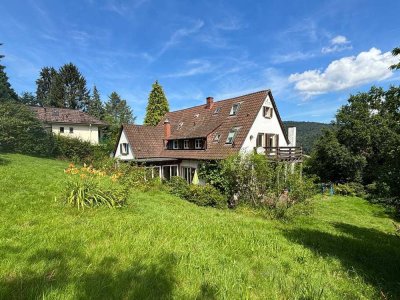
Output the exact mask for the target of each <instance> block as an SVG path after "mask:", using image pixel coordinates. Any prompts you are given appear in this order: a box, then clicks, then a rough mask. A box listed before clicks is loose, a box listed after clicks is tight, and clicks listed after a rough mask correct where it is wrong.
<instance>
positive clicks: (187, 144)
mask: <svg viewBox="0 0 400 300" xmlns="http://www.w3.org/2000/svg"><path fill="white" fill-rule="evenodd" d="M183 149H189V140H183Z"/></svg>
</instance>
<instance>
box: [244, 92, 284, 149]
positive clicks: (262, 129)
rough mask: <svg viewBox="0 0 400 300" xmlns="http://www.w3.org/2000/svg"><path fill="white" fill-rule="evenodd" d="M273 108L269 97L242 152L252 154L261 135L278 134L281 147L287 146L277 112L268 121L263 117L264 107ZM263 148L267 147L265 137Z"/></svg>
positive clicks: (248, 135) (251, 129) (250, 131)
mask: <svg viewBox="0 0 400 300" xmlns="http://www.w3.org/2000/svg"><path fill="white" fill-rule="evenodd" d="M264 106H267V107H272V109H273V105H272V102H271V100H270V98H269V96H267V98H266V99H265V101H264V103H263V105H262V107H261V108H260V111H259V112H258V114H257V117H256V119H255V120H254V123H253V125H252V126H251V128H250V130H249V133H248V134H247V137H246V139H245V141H244V142H243V145H242V148H241V149H240V151H242V152H246V153H249V152H252V151H253V149H254V147H256V142H257V135H258V134H259V133H264V134H265V133H272V134H278V135H279V146H280V147H285V146H287V143H286V140H285V135H284V134H283V131H282V128H281V126H280V124H279V120H278V117H277V115H276V111H275V110H274V111H273V114H272V118H271V119H268V118H265V117H264V115H263V107H264ZM263 146H265V136H264V137H263Z"/></svg>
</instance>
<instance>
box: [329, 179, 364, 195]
mask: <svg viewBox="0 0 400 300" xmlns="http://www.w3.org/2000/svg"><path fill="white" fill-rule="evenodd" d="M334 192H335V193H336V194H338V195H342V196H357V197H365V196H366V193H365V189H364V186H363V185H362V184H360V183H358V182H349V183H343V184H341V183H338V184H336V185H334Z"/></svg>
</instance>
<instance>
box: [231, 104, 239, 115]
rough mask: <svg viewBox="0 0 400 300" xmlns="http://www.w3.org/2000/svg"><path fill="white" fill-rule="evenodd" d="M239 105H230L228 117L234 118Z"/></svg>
mask: <svg viewBox="0 0 400 300" xmlns="http://www.w3.org/2000/svg"><path fill="white" fill-rule="evenodd" d="M239 107H240V103H235V104H233V105H232V108H231V112H230V113H229V115H230V116H236V115H237V112H238V110H239Z"/></svg>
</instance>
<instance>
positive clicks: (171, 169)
mask: <svg viewBox="0 0 400 300" xmlns="http://www.w3.org/2000/svg"><path fill="white" fill-rule="evenodd" d="M162 170H163V178H164V179H166V180H170V179H171V177H172V176H178V166H177V165H171V166H163V167H162Z"/></svg>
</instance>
